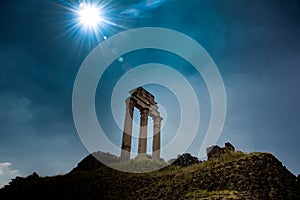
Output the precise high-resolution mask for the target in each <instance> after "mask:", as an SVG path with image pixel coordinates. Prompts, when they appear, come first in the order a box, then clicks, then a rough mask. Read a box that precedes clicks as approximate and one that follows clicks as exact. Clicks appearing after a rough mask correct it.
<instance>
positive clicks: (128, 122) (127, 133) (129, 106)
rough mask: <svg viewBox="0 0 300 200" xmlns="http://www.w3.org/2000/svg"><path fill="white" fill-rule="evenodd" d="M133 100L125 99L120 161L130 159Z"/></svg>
mask: <svg viewBox="0 0 300 200" xmlns="http://www.w3.org/2000/svg"><path fill="white" fill-rule="evenodd" d="M133 111H134V102H133V101H132V100H131V99H130V98H128V99H126V114H125V123H124V131H123V139H122V151H121V161H125V160H129V159H130V151H131V137H132V122H133Z"/></svg>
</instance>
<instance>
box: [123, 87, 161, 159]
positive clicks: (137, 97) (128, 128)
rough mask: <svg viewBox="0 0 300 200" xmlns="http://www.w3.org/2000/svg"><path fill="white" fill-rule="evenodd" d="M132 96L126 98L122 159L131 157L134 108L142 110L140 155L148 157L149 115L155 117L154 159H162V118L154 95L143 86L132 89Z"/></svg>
mask: <svg viewBox="0 0 300 200" xmlns="http://www.w3.org/2000/svg"><path fill="white" fill-rule="evenodd" d="M129 93H130V95H131V96H130V97H128V98H127V99H126V101H125V102H126V113H125V123H124V131H123V139H122V150H121V158H120V159H121V161H124V160H129V159H130V152H131V139H132V123H133V111H134V108H135V107H136V108H138V109H139V111H140V114H141V116H140V133H139V144H138V156H144V157H146V150H147V127H148V117H149V116H150V117H151V118H152V119H153V142H152V159H157V160H158V159H160V126H161V120H162V119H163V118H162V117H161V116H160V113H159V111H158V106H157V105H156V104H157V103H156V102H155V100H154V96H153V95H152V94H150V93H149V92H148V91H147V90H145V89H144V88H142V87H138V88H136V89H133V90H131V91H130V92H129Z"/></svg>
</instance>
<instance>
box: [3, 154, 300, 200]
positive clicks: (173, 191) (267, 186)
mask: <svg viewBox="0 0 300 200" xmlns="http://www.w3.org/2000/svg"><path fill="white" fill-rule="evenodd" d="M85 162H86V161H85ZM94 165H95V164H93V166H94ZM18 197H22V198H26V199H27V198H28V199H300V187H299V180H297V177H296V176H295V175H293V174H292V173H290V172H289V171H288V170H287V169H286V168H285V167H284V166H283V165H282V164H281V162H280V161H279V160H277V159H276V158H275V157H274V156H273V155H272V154H269V153H250V154H244V153H242V152H233V153H229V154H226V155H223V156H222V157H220V158H215V159H211V160H209V161H205V162H202V163H198V164H194V165H191V166H188V167H179V166H169V167H167V168H164V169H162V170H160V171H156V172H151V173H142V174H129V173H124V172H120V171H117V170H113V169H110V168H108V167H106V166H104V165H97V166H96V168H95V169H82V168H78V167H77V168H75V169H74V170H72V172H70V173H69V174H66V175H61V176H55V177H43V178H40V177H35V178H34V177H31V178H28V179H27V180H26V181H21V182H18V181H15V183H14V182H12V183H11V185H9V186H6V187H5V188H4V189H1V190H0V199H1V200H4V199H17V198H18Z"/></svg>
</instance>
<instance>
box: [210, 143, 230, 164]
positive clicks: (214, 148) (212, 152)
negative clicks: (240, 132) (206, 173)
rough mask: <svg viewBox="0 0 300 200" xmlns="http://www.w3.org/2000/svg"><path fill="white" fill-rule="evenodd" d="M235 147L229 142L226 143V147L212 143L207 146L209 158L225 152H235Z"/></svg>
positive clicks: (219, 155)
mask: <svg viewBox="0 0 300 200" xmlns="http://www.w3.org/2000/svg"><path fill="white" fill-rule="evenodd" d="M234 151H235V148H234V146H233V145H232V144H230V143H229V142H226V143H225V147H223V148H221V147H219V146H218V145H212V146H210V147H207V148H206V154H207V159H208V160H210V159H212V158H220V157H221V156H222V155H223V154H226V153H228V152H234Z"/></svg>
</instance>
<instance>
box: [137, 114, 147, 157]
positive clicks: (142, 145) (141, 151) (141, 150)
mask: <svg viewBox="0 0 300 200" xmlns="http://www.w3.org/2000/svg"><path fill="white" fill-rule="evenodd" d="M140 112H141V118H140V135H139V146H138V156H146V153H147V126H148V115H149V109H141V110H140Z"/></svg>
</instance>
